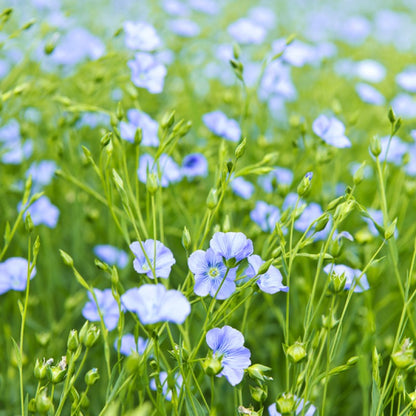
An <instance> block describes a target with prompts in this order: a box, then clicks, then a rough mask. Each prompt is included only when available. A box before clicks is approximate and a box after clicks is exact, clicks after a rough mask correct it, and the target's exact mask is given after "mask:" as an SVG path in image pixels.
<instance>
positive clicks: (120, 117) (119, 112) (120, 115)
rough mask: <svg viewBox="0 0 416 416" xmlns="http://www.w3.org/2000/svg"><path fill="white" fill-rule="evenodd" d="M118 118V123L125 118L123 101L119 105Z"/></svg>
mask: <svg viewBox="0 0 416 416" xmlns="http://www.w3.org/2000/svg"><path fill="white" fill-rule="evenodd" d="M116 117H117V118H118V121H121V120H123V117H124V110H123V106H122V104H121V101H119V102H118V104H117V110H116Z"/></svg>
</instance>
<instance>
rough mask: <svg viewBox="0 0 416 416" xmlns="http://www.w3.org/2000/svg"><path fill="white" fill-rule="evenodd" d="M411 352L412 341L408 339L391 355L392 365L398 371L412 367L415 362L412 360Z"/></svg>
mask: <svg viewBox="0 0 416 416" xmlns="http://www.w3.org/2000/svg"><path fill="white" fill-rule="evenodd" d="M413 351H414V349H413V348H412V341H411V340H410V339H409V338H406V339H405V340H404V341H403V342H402V344H401V345H400V347H399V349H398V350H397V351H395V352H394V353H393V354H392V355H391V359H392V360H393V363H394V365H395V366H396V367H397V368H400V369H404V368H406V367H409V366H410V365H412V364H413V363H414V361H415V360H414V358H413Z"/></svg>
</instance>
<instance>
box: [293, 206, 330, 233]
mask: <svg viewBox="0 0 416 416" xmlns="http://www.w3.org/2000/svg"><path fill="white" fill-rule="evenodd" d="M298 207H300V203H298ZM322 214H323V211H322V208H321V206H320V205H319V204H317V203H316V202H311V203H310V204H309V205H307V206H306V207H305V208H304V209H303V211H302V214H301V215H300V217H299V218H298V219H297V220H296V221H295V229H296V230H298V231H300V232H302V233H304V232H305V231H306V230H307V229H308V227H309V226H310V225H311V224H312V223H313V222H314V221H315V220H316V219H318V218H319V217H320V216H321V215H322ZM331 223H332V221H331V220H330V221H328V223H327V225H326V226H325V228H324V229H323V230H321V231H318V232H317V233H315V234H314V236H313V239H314V241H321V240H325V239H326V238H327V236H328V234H329V232H330V231H331ZM314 227H315V226H313V227H312V229H311V230H310V232H309V234H308V236H309V235H311V234H312V233H313V230H314Z"/></svg>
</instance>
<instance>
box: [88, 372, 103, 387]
mask: <svg viewBox="0 0 416 416" xmlns="http://www.w3.org/2000/svg"><path fill="white" fill-rule="evenodd" d="M99 378H100V375H99V374H98V369H97V368H92V369H91V370H90V371H88V372H87V374H85V384H86V385H87V386H92V385H93V384H95V383H96V382H97V381H98V379H99Z"/></svg>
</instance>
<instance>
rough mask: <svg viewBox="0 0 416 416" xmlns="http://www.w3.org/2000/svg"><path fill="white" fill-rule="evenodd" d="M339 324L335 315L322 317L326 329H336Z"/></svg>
mask: <svg viewBox="0 0 416 416" xmlns="http://www.w3.org/2000/svg"><path fill="white" fill-rule="evenodd" d="M338 322H339V321H338V319H336V318H335V315H334V314H333V313H332V314H331V315H322V326H323V327H324V328H326V329H332V328H334V327H335V326H336V325H337V324H338Z"/></svg>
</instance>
